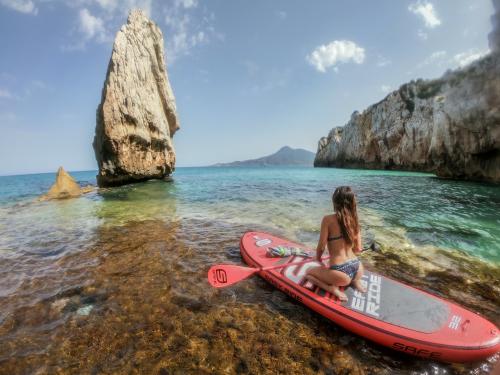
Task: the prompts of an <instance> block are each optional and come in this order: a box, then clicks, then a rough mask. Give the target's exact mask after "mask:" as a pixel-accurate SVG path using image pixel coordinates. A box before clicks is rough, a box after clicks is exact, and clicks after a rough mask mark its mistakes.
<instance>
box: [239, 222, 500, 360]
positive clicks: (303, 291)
mask: <svg viewBox="0 0 500 375" xmlns="http://www.w3.org/2000/svg"><path fill="white" fill-rule="evenodd" d="M280 245H281V246H287V247H297V248H301V249H304V250H306V251H311V250H310V249H306V248H305V247H304V246H303V245H300V244H297V243H293V242H290V241H288V240H286V239H282V238H278V237H275V236H273V235H270V234H268V233H263V232H247V233H245V234H244V235H243V236H242V238H241V241H240V250H241V255H242V257H243V259H244V261H245V262H246V263H247V264H248V265H250V266H252V267H268V266H275V265H279V264H288V263H297V262H300V261H303V260H306V259H307V258H305V257H301V256H289V257H285V258H273V257H269V256H267V255H266V253H267V249H268V248H269V247H270V246H271V247H272V246H280ZM325 263H326V261H325ZM319 265H320V263H318V262H316V261H312V262H308V263H304V264H302V265H297V266H295V265H291V266H288V267H284V268H279V269H275V270H268V271H260V272H259V275H260V276H261V277H263V278H264V279H265V280H266V281H268V282H269V283H271V284H272V285H273V286H275V287H276V288H278V289H279V290H281V291H283V292H284V293H286V294H288V295H289V296H290V297H292V298H294V299H296V300H297V301H299V302H301V303H303V304H304V305H306V306H307V307H309V308H311V309H312V310H314V311H316V312H318V313H319V314H321V315H323V316H324V317H326V318H328V319H330V320H331V321H333V322H335V323H336V324H338V325H340V326H342V327H344V328H345V329H347V330H349V331H352V332H354V333H356V334H358V335H360V336H363V337H365V338H367V339H369V340H372V341H374V342H376V343H379V344H381V345H384V346H387V347H390V348H392V349H395V350H398V351H401V352H404V353H407V354H411V355H415V356H419V357H423V358H428V359H432V360H439V361H445V362H470V361H476V360H480V359H484V358H486V357H489V356H491V355H493V354H495V353H496V352H498V351H500V335H499V332H498V330H497V328H496V326H495V325H494V324H493V323H491V322H489V321H488V320H486V319H485V318H483V317H481V316H480V315H478V314H476V313H474V312H471V311H469V310H466V309H464V308H463V307H460V306H458V305H456V304H454V303H451V302H449V301H446V300H444V299H441V298H439V297H436V296H433V295H431V294H429V293H427V292H424V291H421V290H419V289H416V288H413V287H411V286H408V285H406V284H403V283H400V282H397V281H395V280H392V279H389V278H387V277H384V276H381V275H378V274H376V273H372V272H369V271H365V273H364V275H363V277H362V281H363V283H364V285H365V286H366V288H367V292H366V293H361V292H359V291H357V290H355V289H353V288H351V287H348V288H346V290H344V292H345V294H346V295H347V297H348V300H347V302H341V301H339V300H338V298H336V297H335V296H333V295H331V294H330V293H328V292H326V291H324V290H322V289H320V288H318V287H316V286H314V285H312V284H311V283H310V282H309V281H307V280H305V273H306V271H307V270H308V269H309V268H311V267H317V266H319Z"/></svg>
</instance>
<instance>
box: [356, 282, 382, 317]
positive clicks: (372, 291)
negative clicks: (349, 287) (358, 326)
mask: <svg viewBox="0 0 500 375" xmlns="http://www.w3.org/2000/svg"><path fill="white" fill-rule="evenodd" d="M361 282H362V283H363V284H364V286H365V287H366V289H367V293H361V292H359V291H357V290H356V291H355V292H354V295H353V297H352V300H351V307H352V308H353V309H354V310H358V311H361V312H364V313H365V314H368V315H372V316H375V317H377V318H378V317H379V313H378V310H379V308H380V295H381V292H382V287H381V286H382V278H381V277H380V276H378V275H374V274H370V276H368V275H367V274H364V275H363V276H362V278H361Z"/></svg>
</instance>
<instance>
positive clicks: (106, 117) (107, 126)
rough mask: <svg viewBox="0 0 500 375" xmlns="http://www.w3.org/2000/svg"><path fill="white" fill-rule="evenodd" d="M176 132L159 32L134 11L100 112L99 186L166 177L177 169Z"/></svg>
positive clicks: (119, 39) (117, 47)
mask: <svg viewBox="0 0 500 375" xmlns="http://www.w3.org/2000/svg"><path fill="white" fill-rule="evenodd" d="M178 129H179V122H178V119H177V113H176V105H175V98H174V94H173V92H172V89H171V87H170V83H169V80H168V77H167V71H166V67H165V60H164V50H163V36H162V33H161V30H160V29H159V27H158V26H157V25H156V24H155V23H153V22H152V21H151V20H149V19H148V18H147V17H146V15H145V14H144V13H143V12H142V11H141V10H133V11H131V12H130V14H129V17H128V20H127V24H126V25H124V26H122V28H121V29H120V31H118V34H117V35H116V39H115V42H114V45H113V52H112V55H111V59H110V61H109V66H108V71H107V75H106V81H105V82H104V88H103V91H102V99H101V104H100V105H99V107H98V108H97V119H96V131H95V138H94V142H93V146H94V151H95V155H96V159H97V164H98V166H99V174H98V175H97V183H98V185H99V186H113V185H121V184H125V183H130V182H134V181H144V180H147V179H152V178H158V179H160V178H164V177H166V176H168V175H169V174H170V173H172V171H173V170H174V167H175V151H174V146H173V143H172V137H173V135H174V133H175V132H176V131H177V130H178Z"/></svg>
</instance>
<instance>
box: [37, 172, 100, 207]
mask: <svg viewBox="0 0 500 375" xmlns="http://www.w3.org/2000/svg"><path fill="white" fill-rule="evenodd" d="M90 190H93V188H92V187H89V186H87V187H85V188H83V189H82V188H81V187H80V185H78V184H77V182H76V181H75V180H74V179H73V177H71V176H70V175H69V173H68V172H66V171H65V170H64V168H63V167H59V169H58V170H57V175H56V182H55V183H54V185H52V187H51V188H50V190H49V191H48V193H47V194H45V195H43V196H41V197H40V200H42V201H44V200H50V199H66V198H76V197H79V196H80V195H82V193H87V192H89V191H90Z"/></svg>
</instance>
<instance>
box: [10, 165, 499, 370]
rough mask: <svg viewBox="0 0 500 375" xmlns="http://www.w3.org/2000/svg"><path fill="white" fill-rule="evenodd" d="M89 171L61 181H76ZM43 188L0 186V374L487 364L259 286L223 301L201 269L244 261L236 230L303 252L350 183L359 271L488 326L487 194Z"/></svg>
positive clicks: (399, 187)
mask: <svg viewBox="0 0 500 375" xmlns="http://www.w3.org/2000/svg"><path fill="white" fill-rule="evenodd" d="M95 174H96V172H95V171H89V172H73V173H72V175H73V176H74V177H75V179H76V180H78V181H79V183H80V184H81V185H87V184H95ZM54 178H55V175H54V174H38V175H27V176H11V177H0V373H8V374H16V373H23V374H28V373H30V374H31V373H59V372H64V373H95V372H102V373H116V372H119V373H133V372H137V371H140V372H142V373H170V372H171V373H242V369H245V368H246V369H248V373H300V374H308V373H310V374H313V373H318V372H320V370H321V371H323V373H332V372H335V373H337V372H338V373H357V372H359V371H363V372H364V373H370V374H371V373H373V374H387V373H402V374H429V373H436V374H445V373H457V374H468V373H475V374H487V373H488V371H490V370H491V366H492V363H494V362H495V361H498V359H499V358H498V356H497V357H495V358H493V359H491V358H490V359H489V360H485V361H482V362H478V363H473V364H469V365H466V366H462V367H457V366H455V365H454V366H449V365H445V364H436V363H433V362H428V361H425V360H418V359H414V358H406V357H402V356H401V355H400V353H398V352H393V351H391V350H389V349H384V348H381V347H380V346H379V345H374V344H372V343H370V342H369V341H367V340H363V339H362V338H360V337H358V336H356V335H354V334H351V333H350V332H347V331H345V330H342V329H340V328H339V327H338V326H336V325H335V324H334V323H331V322H327V321H326V320H325V319H322V318H321V317H320V316H319V315H318V314H315V313H313V312H311V311H309V310H308V309H306V308H304V307H303V306H302V305H300V304H298V303H296V302H295V301H294V300H292V299H291V298H289V297H287V296H286V295H285V294H283V293H281V292H280V291H279V290H276V289H274V288H272V287H270V286H268V285H267V284H265V282H264V281H262V280H259V279H258V278H256V277H255V278H249V279H247V280H244V281H242V282H240V283H238V284H237V285H235V286H233V287H230V288H224V289H222V290H220V289H219V290H215V289H213V288H211V287H210V285H209V284H208V283H207V280H206V272H207V269H208V267H209V266H210V265H211V264H214V263H227V262H230V263H237V264H241V262H242V260H241V258H240V256H239V248H238V241H239V238H240V237H241V235H242V234H243V233H244V232H245V231H247V230H267V231H269V232H272V233H274V234H277V235H281V236H286V237H288V238H290V239H293V240H298V241H300V242H303V243H305V244H307V245H310V246H315V243H316V241H317V238H318V234H319V224H320V221H321V218H322V216H323V215H325V214H327V213H330V212H331V211H332V207H331V193H332V191H333V189H334V188H335V187H336V186H339V185H351V186H352V187H353V188H354V189H355V191H356V193H357V195H358V200H359V214H360V218H361V224H362V228H363V236H364V238H365V242H366V243H368V242H370V241H371V240H373V239H375V240H376V241H377V242H379V243H380V244H381V245H382V248H383V252H382V253H380V254H379V253H374V252H368V253H365V254H363V255H362V258H363V264H364V265H365V267H366V268H368V269H371V270H375V271H376V272H379V273H382V274H385V275H386V276H389V277H393V278H395V279H397V280H400V281H403V282H406V283H408V284H410V285H414V286H416V287H419V288H421V289H424V290H426V291H429V292H431V293H435V294H437V295H440V296H442V297H444V298H448V299H451V300H452V301H454V302H457V303H459V304H461V305H463V306H465V307H466V308H469V309H472V310H474V311H476V312H479V313H481V314H483V315H484V316H486V317H487V318H488V319H491V320H493V321H494V322H495V323H496V324H497V325H498V323H499V322H498V306H499V304H500V300H499V298H498V296H499V295H500V293H499V288H498V280H499V276H500V274H499V272H500V271H499V269H500V268H499V267H498V262H499V260H500V248H499V241H498V240H497V239H498V238H499V235H500V233H499V232H500V229H499V228H500V225H499V224H500V215H499V212H500V188H499V187H498V186H493V185H486V184H479V183H467V182H458V181H446V180H440V179H437V178H435V177H434V176H432V175H429V174H422V173H403V172H394V171H365V170H347V169H313V168H179V169H178V170H177V171H176V172H175V175H174V177H173V180H172V181H168V182H167V181H149V182H145V183H140V184H134V185H127V186H122V187H119V188H112V189H95V190H94V191H93V192H91V193H88V194H86V195H84V196H82V197H80V198H76V199H70V200H61V201H44V202H39V201H38V200H37V198H38V197H39V196H40V195H41V194H43V193H45V192H46V191H47V190H48V189H49V187H50V186H51V184H52V183H53V181H54ZM284 332H285V333H286V334H284ZM238 337H240V339H238ZM47 342H50V345H47ZM291 359H292V361H291ZM290 364H294V366H296V367H295V368H294V371H290ZM332 369H334V370H332ZM360 369H362V370H360ZM2 370H3V371H2ZM243 372H244V371H243Z"/></svg>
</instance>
